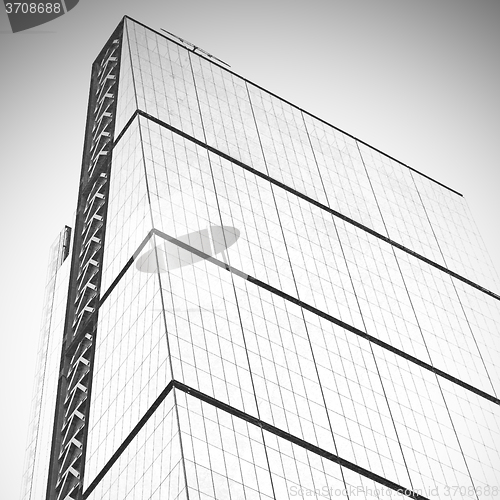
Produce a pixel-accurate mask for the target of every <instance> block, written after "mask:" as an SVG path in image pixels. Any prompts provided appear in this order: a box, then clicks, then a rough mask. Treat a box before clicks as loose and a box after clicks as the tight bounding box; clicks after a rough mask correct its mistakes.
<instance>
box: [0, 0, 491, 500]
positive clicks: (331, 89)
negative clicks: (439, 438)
mask: <svg viewBox="0 0 500 500" xmlns="http://www.w3.org/2000/svg"><path fill="white" fill-rule="evenodd" d="M124 14H128V15H130V16H131V17H134V18H135V19H137V20H138V21H141V22H143V23H145V24H147V25H149V26H151V27H153V28H156V29H159V28H165V29H166V30H168V31H171V32H173V33H175V34H177V35H178V36H180V37H182V38H185V39H187V40H189V41H191V42H193V43H194V44H196V45H198V46H200V47H201V48H203V49H205V50H206V51H208V52H210V53H212V54H213V55H215V56H216V57H218V58H220V59H222V60H224V61H226V62H228V63H229V64H230V65H231V66H232V70H233V71H235V72H236V73H238V74H241V75H242V76H244V77H246V78H248V79H249V80H251V81H253V82H255V83H257V84H259V85H261V86H262V87H264V88H266V89H268V90H270V91H272V92H274V93H276V94H278V95H279V96H281V97H283V98H285V99H287V100H289V101H291V102H293V103H294V104H297V105H298V106H300V107H301V108H303V109H306V110H308V111H310V112H311V113H313V114H315V115H316V116H319V117H320V118H323V119H324V120H326V121H328V122H330V123H332V124H333V125H335V126H337V127H339V128H341V129H343V130H345V131H346V132H349V133H350V134H352V135H354V136H356V137H358V138H359V139H362V140H363V141H365V142H367V143H369V144H371V145H373V146H375V147H377V148H378V149H381V150H382V151H384V152H386V153H388V154H390V155H391V156H393V157H395V158H397V159H399V160H401V161H403V162H404V163H406V164H408V165H410V166H412V167H413V168H415V169H417V170H420V171H421V172H423V173H425V174H427V175H428V176H430V177H432V178H434V179H436V180H438V181H440V182H442V183H444V184H446V185H448V186H450V187H452V188H453V189H455V190H457V191H459V192H461V193H463V194H464V195H465V197H466V199H467V200H468V202H469V206H470V208H471V210H472V213H473V215H474V217H475V220H476V222H477V224H478V226H479V229H480V232H481V234H482V236H483V238H484V240H485V243H486V246H487V248H488V250H489V253H490V255H491V257H492V259H493V261H494V263H495V266H496V269H497V270H498V269H500V258H499V252H500V224H499V223H498V220H497V216H498V213H499V209H500V196H499V195H498V187H499V186H500V161H499V156H498V144H499V137H500V120H499V118H498V117H499V116H500V93H499V92H498V89H499V88H500V58H499V57H498V53H499V49H500V2H498V0H491V1H488V0H474V1H472V0H468V1H465V0H439V1H436V0H418V1H417V0H414V1H410V0H397V1H396V0H394V1H391V0H378V1H376V2H375V1H373V0H351V1H349V2H347V1H344V2H342V1H339V0H307V1H305V0H303V1H300V2H299V1H297V0H265V1H264V0H253V1H251V2H249V1H248V0H211V1H210V2H208V1H206V0H163V1H161V2H159V1H157V0H143V1H140V2H139V1H135V2H133V1H130V0H107V1H97V0H81V1H80V3H79V4H78V5H77V7H75V8H74V9H73V10H72V11H71V12H70V13H68V14H67V15H64V16H62V17H60V18H59V19H56V20H55V21H53V22H51V23H48V24H45V25H42V26H39V27H37V28H33V29H32V30H29V31H28V32H22V33H18V34H15V35H13V34H11V33H10V28H9V24H8V20H7V15H6V14H5V12H4V11H3V10H2V11H1V14H0V67H1V92H0V103H1V107H0V109H1V112H0V127H1V129H0V134H1V135H0V141H1V142H0V145H1V147H0V159H1V161H0V175H1V178H0V194H1V196H0V204H1V210H0V216H1V227H2V239H3V244H2V245H1V250H0V252H1V258H2V262H4V263H5V268H4V271H3V273H2V285H3V286H2V287H1V290H0V294H1V301H0V304H1V305H2V315H1V318H2V339H3V345H2V349H1V350H0V356H1V359H0V370H1V372H0V375H1V376H0V384H1V390H2V401H3V403H4V406H3V408H4V410H3V411H2V412H1V414H0V415H1V416H0V419H1V421H0V432H1V436H0V442H1V443H2V446H1V447H0V465H1V470H2V478H3V480H2V498H8V499H11V498H12V499H14V498H17V497H18V496H19V490H20V481H21V474H22V466H23V462H24V447H25V443H26V433H27V425H28V418H29V409H30V400H31V391H32V386H33V376H34V368H35V363H36V359H35V355H36V350H37V345H38V333H39V324H40V318H41V307H42V302H43V292H44V282H45V273H46V264H47V258H48V249H49V246H50V244H51V243H52V241H53V240H54V239H55V237H56V236H57V234H58V232H59V231H60V230H61V229H62V227H63V226H64V224H68V225H70V226H73V212H74V210H75V202H76V196H77V190H78V178H79V172H80V164H81V155H82V147H83V133H84V127H85V114H86V108H87V98H88V88H89V77H90V67H91V64H92V61H93V60H94V59H95V57H96V56H97V54H98V52H99V50H100V49H101V47H102V46H103V44H104V43H105V42H106V40H107V39H108V37H109V35H110V34H111V32H112V31H113V29H114V28H115V27H116V25H117V24H118V22H119V21H120V19H121V17H122V16H123V15H124ZM494 291H495V292H497V293H499V292H500V290H494Z"/></svg>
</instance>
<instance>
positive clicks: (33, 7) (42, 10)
mask: <svg viewBox="0 0 500 500" xmlns="http://www.w3.org/2000/svg"><path fill="white" fill-rule="evenodd" d="M5 10H6V11H7V14H60V13H61V4H60V3H17V2H16V3H6V4H5Z"/></svg>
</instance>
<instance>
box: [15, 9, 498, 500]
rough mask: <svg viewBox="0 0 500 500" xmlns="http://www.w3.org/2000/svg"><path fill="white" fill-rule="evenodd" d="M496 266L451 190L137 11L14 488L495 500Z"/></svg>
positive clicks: (92, 147)
mask: <svg viewBox="0 0 500 500" xmlns="http://www.w3.org/2000/svg"><path fill="white" fill-rule="evenodd" d="M488 263H489V259H488V257H487V255H486V253H485V251H484V248H483V245H482V243H481V239H480V237H479V235H478V234H477V230H476V228H475V226H474V223H473V221H472V220H471V217H470V215H469V212H468V209H467V206H466V204H465V201H464V199H463V197H462V196H461V195H460V194H459V193H457V192H455V191H453V190H452V189H450V188H448V187H446V186H444V185H442V184H440V183H438V182H436V181H434V180H433V179H431V178H429V177H428V176H426V175H424V174H422V173H420V172H417V171H415V170H413V169H412V168H410V167H408V166H406V165H404V164H402V163H400V162H398V161H397V160H395V159H394V158H391V157H390V156H388V155H386V154H384V153H382V152H380V151H378V150H376V149H375V148H373V147H371V146H369V145H367V144H365V143H364V142H362V141H360V140H359V139H356V138H354V137H352V136H350V135H349V134H347V133H345V132H342V131H340V130H338V129H336V128H335V127H333V126H331V125H329V124H327V123H325V122H324V121H322V120H321V119H319V118H317V117H314V116H312V115H310V114H309V113H307V112H306V111H304V110H301V109H300V108H298V107H296V106H294V105H292V104H290V103H288V102H286V101H284V100H282V99H280V98H279V97H277V96H276V95H274V94H271V93H270V92H268V91H266V90H264V89H262V88H260V87H258V86H257V85H255V84H253V83H251V82H250V81H248V80H246V79H244V78H242V77H240V76H238V75H235V74H234V73H232V72H231V71H230V70H229V69H228V68H227V67H226V66H225V65H224V63H222V62H221V61H218V60H217V59H215V58H213V57H212V56H209V55H208V54H206V53H205V52H203V51H201V50H200V49H198V48H196V47H194V46H192V45H190V44H189V43H188V42H185V41H182V40H180V39H176V38H175V37H174V36H172V35H169V34H168V33H166V32H165V33H161V32H156V31H154V30H152V29H150V28H147V27H145V26H143V25H142V24H140V23H138V22H137V21H134V20H132V19H130V18H124V20H123V21H122V22H121V23H120V25H119V26H118V28H117V29H116V30H115V32H114V33H113V35H112V36H111V38H110V40H109V41H108V43H107V44H106V45H105V47H104V48H103V50H102V52H101V53H100V54H99V56H98V58H97V59H96V61H95V63H94V65H93V69H92V80H91V89H90V99H89V109H88V118H87V128H86V138H85V146H84V155H83V162H82V175H81V182H80V192H79V199H78V206H77V217H76V223H75V230H74V239H73V250H72V259H71V266H70V267H71V269H70V272H69V287H68V300H67V306H66V309H65V318H66V320H65V324H64V327H61V328H60V329H59V331H57V328H51V329H50V335H49V337H50V338H51V339H52V338H54V339H58V340H54V342H56V345H60V351H61V359H60V361H61V364H60V370H59V378H58V380H56V379H55V377H54V376H52V378H50V380H49V379H48V378H47V379H44V385H43V393H42V396H43V397H42V399H43V398H45V395H49V394H51V395H52V397H53V396H54V394H55V393H56V391H57V397H56V401H55V410H54V411H55V418H53V419H52V418H51V417H52V416H51V415H48V413H49V412H46V411H45V412H41V413H40V412H39V413H40V416H39V417H37V418H36V419H35V424H34V428H35V433H34V436H40V438H36V439H35V440H34V441H33V442H36V443H40V445H37V446H36V452H35V453H34V455H33V459H31V461H30V462H29V467H28V471H31V472H28V474H27V481H26V484H27V486H28V487H27V489H26V493H25V495H24V498H26V499H28V498H32V499H35V498H39V497H40V493H39V492H40V491H41V490H40V484H43V485H46V487H45V490H46V495H47V498H49V499H52V498H57V499H66V498H73V499H77V498H82V499H87V498H88V499H92V500H96V499H108V498H109V499H124V498H133V499H141V500H144V499H149V498H169V499H170V498H190V499H193V498H217V499H222V498H232V499H240V498H247V499H251V498H252V499H253V498H277V499H282V498H292V497H295V496H308V497H313V496H316V497H325V498H328V497H332V498H333V497H336V496H340V495H346V496H348V497H358V496H359V497H362V498H364V497H366V498H380V497H382V496H384V495H389V494H391V493H392V494H396V492H398V491H399V492H401V493H403V494H405V495H407V496H410V497H414V498H432V497H434V498H436V497H444V496H451V497H456V498H479V497H481V498H486V497H489V496H495V495H498V494H499V493H500V492H499V491H498V485H499V484H500V424H499V423H498V422H499V419H498V416H499V404H500V401H499V399H498V393H497V391H498V390H500V387H499V383H500V370H499V366H498V364H499V363H500V361H499V360H500V356H499V354H500V340H499V335H500V333H499V332H500V328H499V325H500V307H499V305H500V302H499V301H500V297H499V296H498V295H497V294H496V293H495V292H498V291H499V289H500V287H499V286H498V281H497V280H496V278H495V276H493V272H492V267H491V265H488ZM64 265H65V266H66V264H64ZM59 302H60V301H59ZM54 325H55V324H54ZM44 342H45V343H46V341H42V346H43V345H45V343H44ZM57 342H58V344H57ZM42 351H43V350H42ZM43 352H45V351H43ZM51 352H52V351H51ZM43 356H45V357H46V358H47V354H43ZM47 359H48V358H47ZM51 359H52V361H51V363H52V364H51V366H52V365H53V359H54V357H52V358H51ZM50 373H54V372H53V371H51V372H50ZM45 380H46V381H45ZM43 401H45V399H43ZM47 401H49V403H44V404H46V405H49V404H50V400H47ZM49 418H50V425H51V427H52V429H53V430H52V433H51V434H52V439H51V445H50V453H49V449H48V446H47V445H45V446H44V444H43V443H45V442H46V441H47V440H46V438H43V439H45V441H44V440H43V439H42V436H47V430H46V429H47V419H49ZM33 471H34V472H33ZM32 476H33V477H35V478H36V480H37V486H36V488H38V489H35V487H34V486H33V485H35V483H34V482H33V481H32V480H31V477H32Z"/></svg>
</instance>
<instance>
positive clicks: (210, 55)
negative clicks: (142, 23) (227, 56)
mask: <svg viewBox="0 0 500 500" xmlns="http://www.w3.org/2000/svg"><path fill="white" fill-rule="evenodd" d="M160 29H161V30H162V31H164V32H165V33H168V34H169V35H170V36H174V37H175V38H177V40H180V41H181V42H182V43H184V44H186V45H190V46H191V47H192V48H193V52H195V51H197V50H198V51H200V52H201V53H202V54H205V55H206V56H207V57H210V58H211V59H215V60H216V61H219V62H221V63H222V64H225V65H226V66H227V67H228V68H230V67H231V66H229V64H227V63H226V62H224V61H222V60H221V59H219V58H218V57H215V56H213V55H212V54H209V53H208V52H207V51H206V50H203V49H201V48H200V47H197V46H196V45H195V44H194V43H191V42H188V41H187V40H184V39H183V38H181V37H180V36H177V35H174V34H173V33H170V31H167V30H164V29H163V28H160Z"/></svg>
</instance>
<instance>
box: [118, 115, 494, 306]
mask: <svg viewBox="0 0 500 500" xmlns="http://www.w3.org/2000/svg"><path fill="white" fill-rule="evenodd" d="M137 116H142V117H143V118H145V119H147V120H150V121H152V122H154V123H156V124H157V125H159V126H160V127H163V128H166V129H168V130H170V131H171V132H174V133H175V134H177V135H180V136H181V137H183V138H184V139H187V140H189V141H191V142H193V143H195V144H196V145H197V146H200V147H202V148H204V149H206V150H207V151H210V152H211V153H214V154H216V155H217V156H220V157H221V158H224V159H225V160H227V161H230V162H231V163H234V164H235V165H238V166H239V167H241V168H243V169H245V170H247V171H248V172H251V173H252V174H254V175H256V176H258V177H260V178H262V179H264V180H266V181H268V182H270V183H271V184H274V185H275V186H278V187H280V188H281V189H284V190H285V191H288V192H289V193H291V194H293V195H295V196H297V197H299V198H302V199H303V200H305V201H307V202H308V203H311V204H313V205H315V206H317V207H318V208H321V209H322V210H324V211H326V212H329V213H330V214H332V215H334V216H335V217H338V218H339V219H342V220H343V221H345V222H347V223H349V224H352V225H353V226H355V227H357V228H358V229H361V230H363V231H365V232H367V233H369V234H371V235H372V236H374V237H375V238H378V239H379V240H382V241H384V242H385V243H388V244H389V245H392V246H393V247H395V248H397V249H399V250H401V251H403V252H405V253H407V254H408V255H411V256H413V257H416V258H417V259H419V260H421V261H422V262H425V263H426V264H428V265H430V266H432V267H434V268H436V269H439V270H440V271H442V272H444V273H446V274H448V275H449V276H452V277H453V278H456V279H458V280H460V281H462V282H463V283H466V284H467V285H469V286H472V287H473V288H476V289H477V290H479V291H481V292H483V293H486V294H487V295H489V296H490V297H493V298H494V299H496V300H500V295H498V294H496V293H494V292H492V291H491V290H488V289H487V288H484V287H483V286H481V285H479V284H477V283H475V282H474V281H471V280H470V279H468V278H466V277H464V276H462V275H460V274H458V273H456V272H455V271H452V270H451V269H448V268H447V267H445V266H443V265H441V264H438V263H437V262H434V261H432V260H431V259H429V258H427V257H424V256H423V255H420V254H419V253H417V252H415V251H413V250H411V249H410V248H407V247H405V246H404V245H402V244H401V243H398V242H396V241H394V240H392V239H391V238H388V237H387V236H384V235H383V234H380V233H378V232H377V231H375V230H373V229H371V228H369V227H367V226H365V225H364V224H361V223H360V222H357V221H355V220H354V219H351V218H350V217H347V216H346V215H344V214H342V213H340V212H338V211H337V210H334V209H332V208H330V207H327V206H326V205H323V203H320V202H319V201H316V200H314V199H313V198H310V197H309V196H307V195H305V194H303V193H301V192H299V191H297V190H296V189H294V188H291V187H289V186H287V185H286V184H283V183H282V182H280V181H278V180H276V179H273V178H272V177H270V176H269V175H267V174H265V173H263V172H260V171H259V170H256V169H255V168H253V167H250V166H249V165H246V164H245V163H243V162H241V161H240V160H237V159H236V158H233V157H231V156H229V155H228V154H226V153H223V152H222V151H219V150H218V149H216V148H214V147H213V146H209V145H208V144H205V143H204V142H203V141H200V140H199V139H196V138H194V137H192V136H191V135H189V134H187V133H186V132H183V131H182V130H179V129H177V128H176V127H173V126H172V125H169V124H168V123H165V122H164V121H162V120H160V119H158V118H156V117H154V116H152V115H150V114H148V113H146V112H144V111H142V110H140V109H136V110H135V111H134V113H133V115H132V117H131V118H130V120H129V121H128V122H127V125H126V126H125V127H124V129H123V130H122V131H121V133H120V135H119V137H118V139H117V140H116V141H115V142H114V144H113V148H114V147H115V146H116V144H117V143H118V141H119V140H120V139H121V137H122V136H123V134H124V133H125V131H126V129H127V128H128V127H129V126H130V125H131V124H132V122H133V121H134V119H135V118H136V117H137Z"/></svg>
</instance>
